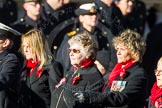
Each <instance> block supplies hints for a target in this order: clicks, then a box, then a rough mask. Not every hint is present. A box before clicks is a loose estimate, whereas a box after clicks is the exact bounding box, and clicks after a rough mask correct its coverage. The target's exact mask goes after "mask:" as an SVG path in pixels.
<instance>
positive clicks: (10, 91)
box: [0, 51, 21, 108]
mask: <svg viewBox="0 0 162 108" xmlns="http://www.w3.org/2000/svg"><path fill="white" fill-rule="evenodd" d="M20 70H21V67H20V62H19V60H18V58H17V56H16V55H15V54H11V53H9V52H8V51H4V52H2V53H0V108H18V107H17V89H18V85H19V79H20Z"/></svg>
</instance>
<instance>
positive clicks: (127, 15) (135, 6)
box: [114, 0, 146, 36]
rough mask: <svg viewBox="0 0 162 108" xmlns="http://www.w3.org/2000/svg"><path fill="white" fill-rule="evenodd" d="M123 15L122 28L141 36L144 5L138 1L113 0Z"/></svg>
mask: <svg viewBox="0 0 162 108" xmlns="http://www.w3.org/2000/svg"><path fill="white" fill-rule="evenodd" d="M114 1H115V4H116V6H117V7H119V9H120V10H121V12H122V15H123V20H122V21H123V26H124V28H125V29H126V28H129V29H132V30H134V31H137V32H138V33H140V34H141V36H142V35H143V32H144V26H145V21H146V8H145V4H144V3H143V2H141V1H139V0H135V1H134V0H114Z"/></svg>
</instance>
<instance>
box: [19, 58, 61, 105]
mask: <svg viewBox="0 0 162 108" xmlns="http://www.w3.org/2000/svg"><path fill="white" fill-rule="evenodd" d="M37 67H38V66H36V67H35V68H34V71H33V74H32V75H31V76H30V75H29V72H30V71H29V69H28V68H26V67H25V68H24V70H23V73H22V81H21V88H20V91H19V92H20V94H21V98H22V100H23V102H24V103H22V104H21V105H22V106H21V108H49V107H50V99H51V92H52V91H53V89H54V86H55V84H57V83H58V81H59V80H60V78H61V77H62V74H61V72H60V69H59V68H60V67H59V65H58V63H57V62H55V61H51V60H49V61H48V63H47V64H46V65H45V66H44V67H43V68H44V70H43V72H42V75H41V76H40V77H37V76H36V69H37Z"/></svg>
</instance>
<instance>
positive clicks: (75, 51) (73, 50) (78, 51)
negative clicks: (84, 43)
mask: <svg viewBox="0 0 162 108" xmlns="http://www.w3.org/2000/svg"><path fill="white" fill-rule="evenodd" d="M68 51H69V53H70V52H71V51H72V52H73V53H76V54H79V53H80V50H78V49H70V48H69V49H68Z"/></svg>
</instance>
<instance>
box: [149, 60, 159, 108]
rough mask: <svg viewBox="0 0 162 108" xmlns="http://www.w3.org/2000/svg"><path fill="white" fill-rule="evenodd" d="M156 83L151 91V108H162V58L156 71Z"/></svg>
mask: <svg viewBox="0 0 162 108" xmlns="http://www.w3.org/2000/svg"><path fill="white" fill-rule="evenodd" d="M155 76H156V82H155V83H154V85H153V87H152V89H151V96H150V102H149V108H162V57H161V58H160V59H159V61H158V63H157V70H155Z"/></svg>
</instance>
